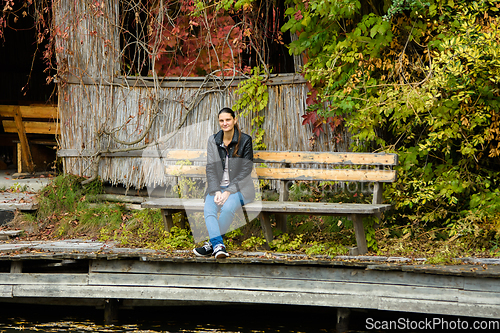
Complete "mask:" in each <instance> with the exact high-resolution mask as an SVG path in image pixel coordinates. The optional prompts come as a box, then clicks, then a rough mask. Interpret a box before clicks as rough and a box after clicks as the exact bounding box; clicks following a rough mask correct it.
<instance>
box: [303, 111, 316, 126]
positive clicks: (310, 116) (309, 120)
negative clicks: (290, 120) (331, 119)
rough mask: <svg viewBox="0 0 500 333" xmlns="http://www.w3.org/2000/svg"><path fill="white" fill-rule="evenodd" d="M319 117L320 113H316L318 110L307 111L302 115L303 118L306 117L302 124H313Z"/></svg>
mask: <svg viewBox="0 0 500 333" xmlns="http://www.w3.org/2000/svg"><path fill="white" fill-rule="evenodd" d="M317 117H318V114H317V113H316V111H310V112H308V113H306V114H305V115H303V116H302V118H304V120H303V121H302V125H305V124H311V125H313V124H314V123H315V122H316V119H317Z"/></svg>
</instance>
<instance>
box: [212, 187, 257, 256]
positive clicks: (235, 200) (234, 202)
mask: <svg viewBox="0 0 500 333" xmlns="http://www.w3.org/2000/svg"><path fill="white" fill-rule="evenodd" d="M221 192H224V189H221ZM214 198H215V196H213V195H210V194H207V196H206V198H205V207H204V216H205V224H206V225H207V230H208V236H209V237H210V243H212V247H214V248H215V246H217V245H219V244H222V245H224V241H223V239H222V235H224V234H225V233H226V232H227V230H228V229H229V226H230V225H231V223H232V222H233V219H234V215H235V213H236V211H237V210H238V209H239V208H240V207H241V206H243V205H244V204H246V203H247V202H245V199H244V198H243V195H242V194H241V193H240V192H236V193H232V194H230V195H229V197H228V198H227V200H226V202H225V203H224V205H222V206H219V205H217V204H216V203H215V201H214ZM219 212H220V214H218V213H219ZM217 215H219V216H218V217H217Z"/></svg>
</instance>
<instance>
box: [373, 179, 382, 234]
mask: <svg viewBox="0 0 500 333" xmlns="http://www.w3.org/2000/svg"><path fill="white" fill-rule="evenodd" d="M383 194H384V183H379V182H376V183H374V184H373V198H372V204H374V205H376V204H381V203H382V200H383V199H384V197H383ZM375 217H376V218H377V222H376V224H375V226H374V227H375V228H378V226H379V225H380V213H376V214H375Z"/></svg>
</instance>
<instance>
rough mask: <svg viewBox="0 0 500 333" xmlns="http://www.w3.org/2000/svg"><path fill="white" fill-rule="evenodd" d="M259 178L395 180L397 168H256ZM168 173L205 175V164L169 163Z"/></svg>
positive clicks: (166, 170) (193, 175)
mask: <svg viewBox="0 0 500 333" xmlns="http://www.w3.org/2000/svg"><path fill="white" fill-rule="evenodd" d="M255 171H256V175H254V177H255V176H258V177H259V179H269V180H316V181H356V182H393V181H395V180H396V171H395V170H377V169H299V168H259V167H257V168H255ZM165 172H166V174H167V175H171V176H184V177H198V178H203V177H205V166H193V165H169V166H166V167H165Z"/></svg>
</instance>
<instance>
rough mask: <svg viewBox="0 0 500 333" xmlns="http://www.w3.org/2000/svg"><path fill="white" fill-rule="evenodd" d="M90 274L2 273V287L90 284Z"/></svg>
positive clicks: (0, 280)
mask: <svg viewBox="0 0 500 333" xmlns="http://www.w3.org/2000/svg"><path fill="white" fill-rule="evenodd" d="M88 282H89V277H88V274H69V273H0V285H13V284H16V285H18V284H19V285H21V284H76V285H82V284H88Z"/></svg>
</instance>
